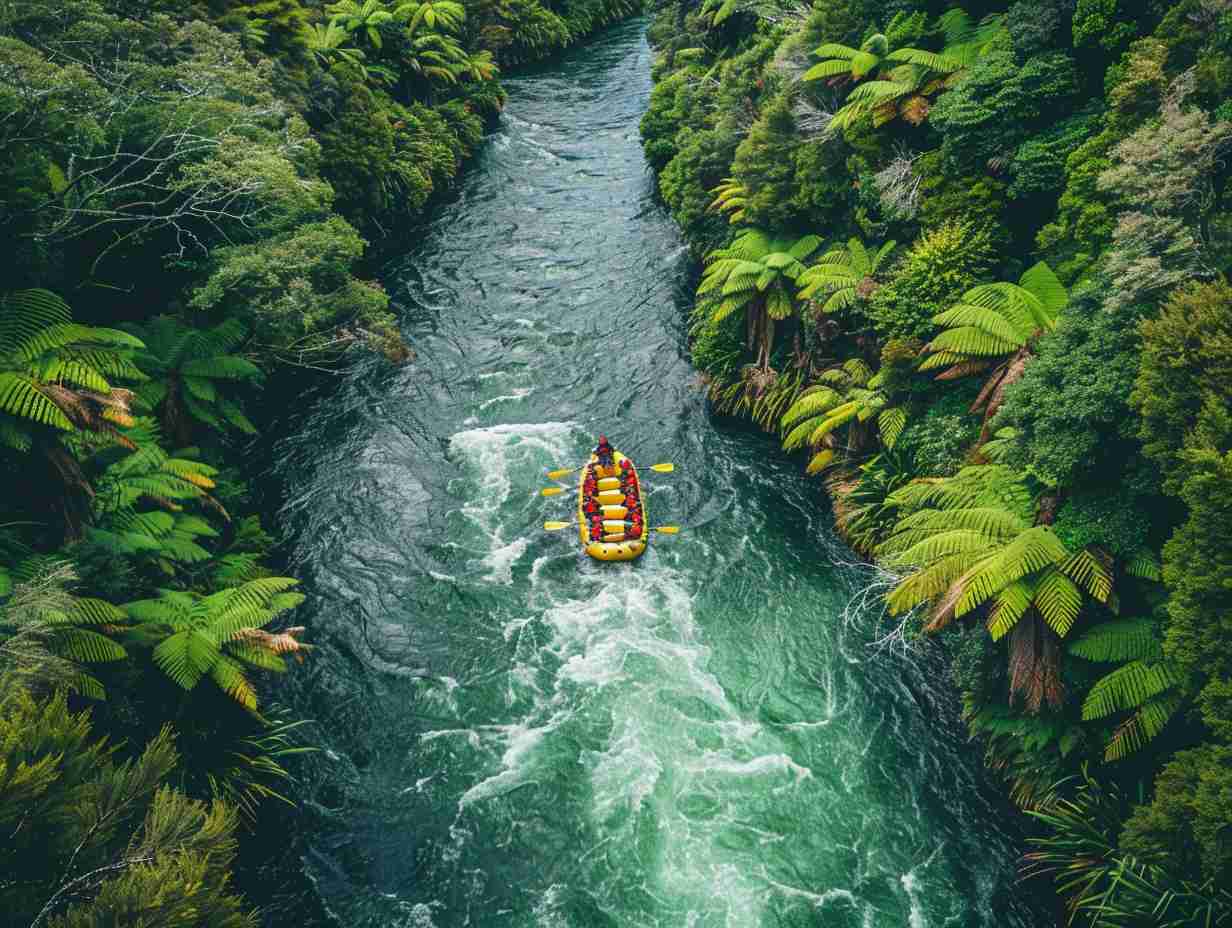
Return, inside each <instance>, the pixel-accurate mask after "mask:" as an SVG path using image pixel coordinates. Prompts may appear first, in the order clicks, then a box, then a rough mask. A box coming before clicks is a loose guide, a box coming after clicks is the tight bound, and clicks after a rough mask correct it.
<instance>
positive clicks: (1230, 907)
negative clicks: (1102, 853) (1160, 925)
mask: <svg viewBox="0 0 1232 928" xmlns="http://www.w3.org/2000/svg"><path fill="white" fill-rule="evenodd" d="M1230 796H1232V748H1230V747H1228V746H1227V745H1226V744H1209V745H1203V746H1202V747H1198V748H1192V749H1190V750H1186V751H1180V752H1178V753H1177V754H1176V756H1175V757H1174V758H1173V759H1172V760H1171V761H1170V762H1169V763H1167V764H1165V765H1164V767H1163V769H1162V770H1161V771H1160V773H1159V776H1158V777H1156V779H1155V795H1154V798H1153V799H1152V801H1151V802H1150V803H1147V804H1145V805H1141V806H1138V807H1137V808H1136V809H1134V811H1133V813H1132V814H1131V815H1130V816H1129V818H1128V819H1127V820H1126V822H1125V827H1124V829H1123V831H1122V832H1121V838H1120V842H1121V845H1122V846H1123V847H1124V848H1125V849H1126V850H1127V851H1128V852H1130V853H1133V854H1135V855H1138V856H1139V857H1140V858H1141V859H1143V860H1147V861H1151V862H1152V863H1153V864H1155V865H1156V866H1162V867H1167V868H1168V869H1169V870H1171V871H1173V872H1178V873H1192V874H1195V875H1197V874H1200V875H1201V877H1202V878H1203V879H1206V880H1209V881H1210V882H1211V884H1212V885H1213V886H1220V887H1226V886H1228V885H1229V880H1230V879H1232V849H1229V847H1228V842H1227V839H1226V837H1225V834H1226V831H1227V827H1228V821H1229V820H1230V818H1232V800H1230V799H1229V797H1230ZM1226 895H1227V894H1226V892H1225V893H1224V898H1223V899H1221V903H1222V906H1223V908H1222V911H1223V912H1225V913H1227V912H1232V899H1228V898H1226ZM1191 924H1193V923H1191Z"/></svg>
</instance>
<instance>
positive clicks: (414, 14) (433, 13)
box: [394, 0, 466, 33]
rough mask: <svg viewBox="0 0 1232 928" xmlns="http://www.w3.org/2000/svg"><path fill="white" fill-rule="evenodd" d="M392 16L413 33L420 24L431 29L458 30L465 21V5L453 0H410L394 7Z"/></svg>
mask: <svg viewBox="0 0 1232 928" xmlns="http://www.w3.org/2000/svg"><path fill="white" fill-rule="evenodd" d="M394 16H395V17H396V18H397V19H400V20H402V21H404V22H405V23H406V24H407V29H408V30H409V31H410V32H411V33H414V32H415V31H416V30H417V29H418V28H419V27H420V25H423V26H426V27H427V28H428V29H431V30H440V31H442V32H458V31H459V30H461V28H462V24H463V23H464V22H465V21H466V7H464V6H463V5H462V4H461V3H456V2H454V0H424V2H417V0H410V2H408V3H403V4H400V5H399V6H398V7H396V8H395V9H394Z"/></svg>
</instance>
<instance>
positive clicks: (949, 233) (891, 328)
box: [864, 223, 991, 338]
mask: <svg viewBox="0 0 1232 928" xmlns="http://www.w3.org/2000/svg"><path fill="white" fill-rule="evenodd" d="M990 258H991V254H990V248H989V243H988V237H987V235H986V234H985V233H984V232H983V231H973V230H972V229H971V228H970V227H968V226H965V225H962V224H959V223H951V224H947V225H944V226H942V227H940V228H938V229H935V230H933V231H931V232H928V233H926V234H924V235H922V236H921V237H920V238H919V240H917V241H916V243H915V244H914V245H912V246H911V249H910V250H909V251H908V252H907V254H906V255H904V256H903V257H902V258H901V259H899V261H898V263H897V264H896V265H895V266H894V267H893V268H892V269H891V271H890V275H889V277H890V279H889V282H888V283H887V284H886V285H885V286H884V287H881V288H880V289H879V290H877V292H876V293H874V294H873V296H872V298H871V299H870V300H869V301H868V304H867V308H866V309H865V310H864V312H865V315H867V316H868V318H869V320H870V321H871V322H872V324H873V327H874V328H875V329H876V331H877V333H878V334H879V335H881V336H883V337H887V338H923V337H927V336H928V335H930V334H931V333H932V331H933V328H934V324H933V322H932V319H933V317H934V316H936V315H938V314H939V313H941V311H942V310H944V309H945V308H947V307H948V306H949V305H950V304H951V303H953V302H954V300H955V299H957V298H958V296H959V294H961V293H963V292H964V291H965V290H967V289H969V288H970V287H971V286H972V285H973V284H974V283H975V282H976V280H977V279H978V278H979V277H980V276H981V275H983V274H984V273H985V272H986V271H987V270H988V267H989V265H990Z"/></svg>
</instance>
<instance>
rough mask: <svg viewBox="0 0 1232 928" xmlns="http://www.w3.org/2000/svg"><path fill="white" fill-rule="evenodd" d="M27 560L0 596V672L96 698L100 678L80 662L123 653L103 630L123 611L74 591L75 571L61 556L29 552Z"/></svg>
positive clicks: (100, 691)
mask: <svg viewBox="0 0 1232 928" xmlns="http://www.w3.org/2000/svg"><path fill="white" fill-rule="evenodd" d="M27 564H28V567H27V569H21V570H18V571H17V582H16V583H14V584H13V585H12V587H11V588H10V589H9V591H8V593H7V594H6V595H5V596H2V597H0V675H2V674H4V673H9V674H15V675H16V677H17V678H18V679H20V680H23V681H25V684H26V685H34V686H36V687H37V686H43V685H45V686H47V687H48V688H53V687H65V688H68V689H70V690H73V691H74V692H78V693H81V694H82V695H84V696H89V697H91V698H94V699H102V698H103V697H104V696H105V693H104V691H103V687H102V684H100V683H99V682H98V680H97V679H95V678H94V677H93V676H91V675H90V674H89V673H87V672H86V671H85V670H84V668H82V667H81V665H82V664H90V663H105V662H108V661H117V660H122V659H123V658H125V657H126V656H127V652H126V651H125V649H124V647H123V646H122V645H120V644H119V643H118V642H117V641H115V640H114V638H112V637H110V634H109V633H114V632H115V631H117V630H118V626H119V625H121V624H122V623H124V622H125V621H126V616H125V614H124V613H123V612H122V611H121V610H120V609H118V608H117V607H116V606H113V605H112V604H111V603H108V602H106V601H105V600H101V599H93V598H83V597H78V596H75V595H74V594H73V593H72V592H71V588H72V586H73V584H74V582H75V581H76V576H75V574H74V573H73V570H72V568H71V566H70V565H69V564H68V563H67V562H66V561H63V560H60V559H57V558H31V559H29V561H28V562H27Z"/></svg>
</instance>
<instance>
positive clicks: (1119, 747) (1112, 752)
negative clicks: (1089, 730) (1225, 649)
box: [1104, 691, 1184, 761]
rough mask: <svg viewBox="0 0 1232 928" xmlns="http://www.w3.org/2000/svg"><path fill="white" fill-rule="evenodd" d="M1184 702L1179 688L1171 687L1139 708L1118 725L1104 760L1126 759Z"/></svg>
mask: <svg viewBox="0 0 1232 928" xmlns="http://www.w3.org/2000/svg"><path fill="white" fill-rule="evenodd" d="M1182 702H1184V699H1183V697H1182V696H1181V694H1180V693H1179V692H1174V691H1168V692H1165V693H1163V694H1161V695H1159V696H1156V697H1154V698H1153V699H1148V700H1147V701H1146V702H1145V703H1143V704H1142V705H1141V706H1139V707H1138V711H1137V712H1135V713H1134V714H1133V715H1131V716H1130V717H1129V718H1128V719H1126V720H1125V721H1124V722H1122V723H1121V724H1120V725H1118V726H1117V729H1116V731H1115V732H1113V734H1112V737H1111V738H1110V739H1109V740H1108V744H1107V745H1106V746H1105V748H1104V760H1105V761H1116V760H1124V759H1125V758H1126V757H1128V756H1129V755H1130V754H1132V753H1134V752H1135V751H1140V750H1142V748H1144V747H1145V746H1146V745H1147V743H1148V742H1150V741H1151V740H1152V739H1154V738H1155V736H1156V735H1158V734H1159V733H1160V732H1161V731H1163V730H1164V727H1165V726H1166V725H1167V724H1168V721H1169V720H1170V719H1171V718H1172V716H1174V715H1175V714H1176V711H1177V710H1178V709H1179V708H1180V707H1181V703H1182Z"/></svg>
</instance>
